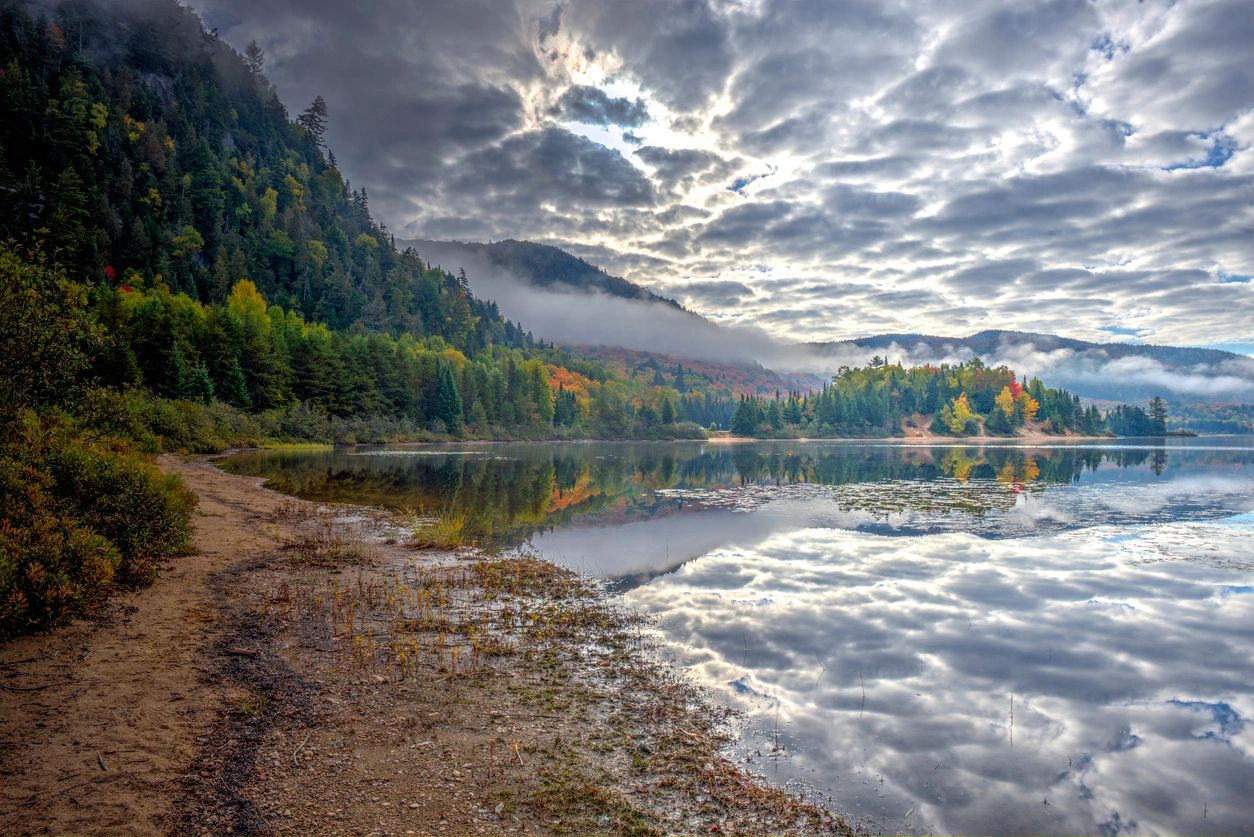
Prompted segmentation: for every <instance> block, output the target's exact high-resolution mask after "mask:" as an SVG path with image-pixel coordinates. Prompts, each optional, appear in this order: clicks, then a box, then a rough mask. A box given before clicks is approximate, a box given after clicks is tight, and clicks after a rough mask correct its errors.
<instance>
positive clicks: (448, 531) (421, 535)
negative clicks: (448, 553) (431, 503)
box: [410, 510, 471, 549]
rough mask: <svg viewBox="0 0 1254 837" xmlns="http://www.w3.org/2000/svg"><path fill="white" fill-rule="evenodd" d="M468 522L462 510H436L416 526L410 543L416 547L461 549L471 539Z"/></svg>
mask: <svg viewBox="0 0 1254 837" xmlns="http://www.w3.org/2000/svg"><path fill="white" fill-rule="evenodd" d="M466 523H467V521H466V515H465V514H464V513H462V512H454V511H448V510H446V511H439V512H436V513H435V514H434V515H430V516H428V517H425V518H423V519H421V520H420V522H419V523H418V525H417V526H415V527H414V530H413V536H412V538H411V539H410V545H411V546H413V547H414V548H415V549H461V548H462V547H464V546H467V545H468V544H469V543H470V541H471V539H470V537H469V534H468V532H467V526H466Z"/></svg>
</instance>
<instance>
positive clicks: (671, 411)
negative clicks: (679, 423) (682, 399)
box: [660, 398, 675, 424]
mask: <svg viewBox="0 0 1254 837" xmlns="http://www.w3.org/2000/svg"><path fill="white" fill-rule="evenodd" d="M660 416H661V420H662V424H674V423H675V405H673V404H671V400H670V399H669V398H663V399H662V407H661V410H660Z"/></svg>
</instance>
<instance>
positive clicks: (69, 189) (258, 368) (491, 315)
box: [0, 0, 694, 446]
mask: <svg viewBox="0 0 1254 837" xmlns="http://www.w3.org/2000/svg"><path fill="white" fill-rule="evenodd" d="M126 8H127V10H128V11H126V12H123V11H121V10H119V9H118V8H117V7H115V6H102V5H98V4H95V3H92V2H67V3H63V4H60V5H59V6H57V7H56V9H55V11H49V10H46V9H39V8H38V7H31V6H29V5H28V4H26V3H18V2H12V0H9V1H8V2H5V3H4V4H3V5H2V6H0V65H2V66H3V67H4V72H3V74H2V75H0V106H2V107H3V109H4V112H5V113H6V115H9V114H11V115H12V118H6V120H4V122H3V124H2V125H0V184H4V187H5V188H4V189H3V190H0V200H2V201H3V203H2V204H0V230H2V232H3V235H4V236H5V237H7V238H9V239H10V240H15V241H17V242H19V243H20V244H21V245H22V246H23V247H25V248H26V249H27V250H28V251H29V252H39V253H43V254H45V255H47V256H48V258H49V259H50V260H51V262H52V263H53V264H54V265H55V266H57V267H59V268H61V269H63V270H65V271H66V273H67V275H68V277H69V278H70V279H72V280H73V281H76V282H80V283H82V284H84V285H85V286H86V287H87V288H88V289H89V294H88V305H89V307H90V308H91V310H92V312H93V315H94V318H95V320H96V321H97V323H98V324H99V325H100V326H101V327H102V330H103V335H104V340H103V344H102V347H101V351H100V352H99V353H98V355H97V356H96V357H95V358H94V362H93V364H92V366H91V367H90V370H89V372H90V376H91V378H92V380H93V382H94V383H97V384H101V385H105V386H109V387H113V388H115V389H118V390H122V391H126V390H130V389H131V388H139V389H142V390H145V391H147V392H150V393H154V394H156V395H158V396H162V397H164V398H166V399H174V400H184V401H193V402H201V403H203V404H213V403H215V402H225V404H227V405H231V406H233V407H235V408H237V409H238V410H240V411H243V412H245V413H262V412H265V411H271V414H270V415H269V419H268V421H266V422H263V423H262V424H261V425H259V426H258V427H257V428H256V432H257V433H259V434H264V433H266V432H273V431H277V432H279V433H280V435H285V436H295V437H305V436H312V437H314V438H328V439H331V438H340V439H344V440H347V441H353V440H357V441H380V440H384V439H388V438H400V437H408V438H424V437H427V436H429V435H432V434H434V435H436V436H439V435H443V434H447V435H451V436H457V437H460V436H461V435H463V433H464V432H465V431H466V430H467V429H469V431H470V432H472V433H475V434H477V435H481V436H526V437H537V438H543V437H546V436H549V435H559V436H570V435H594V434H602V435H604V434H612V435H616V436H617V435H642V436H658V435H675V434H683V435H692V434H693V432H694V431H693V429H692V428H682V427H667V426H666V425H667V423H662V422H659V420H658V419H657V416H659V415H661V413H662V412H663V411H662V410H661V409H660V402H661V401H664V400H668V399H669V400H670V401H672V402H673V401H674V399H675V394H674V393H673V392H661V391H657V390H656V388H653V387H650V386H648V385H639V384H638V383H633V382H631V381H628V380H619V379H616V378H615V377H614V376H613V375H611V374H610V373H609V372H607V371H606V370H605V369H604V368H602V367H600V366H599V365H597V364H589V363H587V362H585V361H581V360H577V359H573V358H570V357H569V356H567V355H562V354H560V353H557V352H554V351H552V350H550V349H548V348H546V347H544V346H542V345H539V344H537V343H536V341H534V340H533V339H532V338H531V337H530V336H529V335H527V334H526V333H525V332H523V330H522V329H521V328H519V327H518V326H516V325H514V324H513V323H510V322H508V321H506V320H505V319H504V318H503V317H502V316H501V315H500V312H499V311H498V309H497V307H496V306H495V305H494V304H493V303H490V302H484V301H482V300H479V299H477V298H475V297H474V296H473V295H472V294H471V293H470V292H469V290H468V289H467V287H466V283H465V280H464V277H460V278H459V277H454V276H452V275H451V274H449V273H447V272H445V271H442V270H439V269H437V268H433V267H431V266H430V265H428V264H426V263H424V261H423V260H422V259H421V258H420V256H419V254H418V253H416V252H415V251H414V250H412V249H405V250H403V251H402V250H397V249H396V248H395V246H394V245H393V242H392V239H391V237H390V236H389V234H388V233H387V230H386V229H385V228H383V227H382V226H380V225H378V224H376V223H375V222H374V221H373V220H372V219H371V217H370V213H369V203H368V196H367V193H366V190H365V188H361V189H355V188H353V187H352V186H351V184H350V183H349V182H348V181H347V180H345V179H344V178H343V177H342V175H341V173H340V172H339V171H338V169H337V168H336V165H335V159H334V155H333V154H331V153H330V152H329V151H327V150H326V149H325V148H324V146H323V134H324V131H325V128H326V123H327V120H328V119H329V118H333V117H332V115H330V114H328V112H327V110H326V107H325V104H324V103H322V102H321V101H320V100H316V101H315V102H314V103H312V104H311V105H310V106H309V108H308V109H307V110H305V111H304V112H303V113H301V114H300V115H299V116H298V117H297V118H296V119H295V120H290V119H289V114H288V112H287V110H286V109H285V107H284V106H283V104H282V102H281V101H280V100H279V98H278V95H277V93H276V91H275V90H274V89H273V88H272V86H271V85H270V84H269V83H268V82H267V80H266V77H265V57H264V55H263V54H262V53H261V51H260V50H259V49H255V48H252V47H250V49H249V50H248V51H247V55H245V56H240V55H238V54H236V53H235V52H234V51H233V50H232V49H231V48H230V47H228V46H227V45H225V44H223V43H221V42H220V41H218V40H217V39H216V37H215V36H214V34H213V33H210V32H206V31H204V29H203V27H202V25H201V22H200V20H199V18H197V17H196V16H195V15H194V14H193V13H192V12H191V11H189V10H187V9H185V8H183V7H180V6H179V5H177V4H176V3H175V2H173V0H142V1H141V2H138V3H134V4H128V6H127V7H126ZM32 9H36V10H37V11H36V12H35V13H34V14H32ZM563 364H564V365H563ZM567 384H570V388H571V389H573V390H574V391H567V390H568V386H567ZM274 411H281V414H275V413H274ZM292 411H297V412H298V415H297V416H296V417H295V418H293V417H292V416H289V415H287V413H291V412H292ZM149 412H151V411H149ZM671 412H672V413H673V411H671ZM336 418H340V419H345V420H348V419H350V418H351V421H348V422H347V423H345V422H338V423H337V422H336V421H334V419H336ZM165 423H166V424H169V422H168V421H167V422H165ZM236 424H238V422H236ZM245 424H247V423H245ZM669 424H673V422H671V423H669ZM168 430H169V428H167V431H168ZM167 435H168V432H167ZM184 435H186V434H184ZM224 435H230V434H229V432H227V433H219V434H217V436H218V437H222V436H224ZM181 440H182V439H181V437H180V441H181ZM213 442H214V439H212V438H211V439H209V440H208V441H207V442H206V443H205V444H208V445H210V446H212V444H213ZM201 446H204V444H202V445H201Z"/></svg>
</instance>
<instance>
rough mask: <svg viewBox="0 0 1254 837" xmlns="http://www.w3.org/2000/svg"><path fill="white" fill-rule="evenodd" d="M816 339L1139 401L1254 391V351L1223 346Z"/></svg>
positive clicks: (991, 333) (1231, 399)
mask: <svg viewBox="0 0 1254 837" xmlns="http://www.w3.org/2000/svg"><path fill="white" fill-rule="evenodd" d="M808 345H809V347H810V348H811V349H812V350H813V351H814V352H815V353H816V354H817V355H818V356H820V357H828V358H846V357H849V358H855V357H862V356H864V355H865V354H866V352H876V353H878V354H881V355H884V356H886V357H888V359H889V360H892V361H896V360H902V361H903V362H906V363H907V364H917V363H929V362H930V363H937V362H945V361H956V360H965V359H968V358H971V357H980V358H982V359H983V360H984V361H985V362H988V363H990V364H998V363H1005V364H1007V365H1008V366H1010V367H1012V368H1014V369H1017V370H1020V371H1022V372H1025V373H1027V374H1028V375H1035V376H1039V377H1040V378H1041V379H1042V380H1044V381H1046V382H1047V383H1049V384H1050V385H1052V386H1061V387H1065V388H1066V389H1069V390H1071V391H1073V392H1075V393H1077V394H1079V395H1080V396H1081V397H1083V398H1089V399H1092V400H1096V401H1136V400H1141V399H1147V398H1151V397H1153V396H1154V395H1162V396H1163V397H1164V398H1167V399H1168V400H1170V401H1174V402H1177V403H1181V404H1215V403H1229V404H1236V403H1241V402H1248V401H1249V400H1250V399H1251V398H1252V397H1254V358H1249V357H1246V356H1244V355H1238V354H1234V353H1233V352H1226V351H1222V350H1219V349H1203V348H1195V347H1187V346H1155V345H1144V344H1136V343H1094V342H1090V341H1087V340H1075V339H1071V338H1067V337H1059V336H1057V335H1054V334H1039V333H1034V332H1024V331H1003V330H988V331H981V332H978V333H976V334H972V335H970V336H969V337H940V336H936V335H930V334H877V335H874V336H871V337H863V338H858V339H854V340H840V341H833V342H828V343H811V344H808Z"/></svg>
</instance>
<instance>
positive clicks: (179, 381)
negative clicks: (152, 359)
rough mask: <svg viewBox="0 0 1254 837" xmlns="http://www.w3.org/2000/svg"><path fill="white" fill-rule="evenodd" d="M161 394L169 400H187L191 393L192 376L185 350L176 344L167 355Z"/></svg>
mask: <svg viewBox="0 0 1254 837" xmlns="http://www.w3.org/2000/svg"><path fill="white" fill-rule="evenodd" d="M162 378H163V380H162V386H161V392H162V394H163V395H165V396H166V397H167V398H186V397H188V395H189V394H190V392H191V388H190V385H189V382H190V374H189V370H188V368H187V359H186V358H185V357H184V356H183V349H182V348H181V347H180V346H179V344H178V343H177V342H176V343H175V344H174V345H173V346H172V347H171V348H170V351H169V353H168V354H167V355H166V361H165V370H164V373H163V375H162Z"/></svg>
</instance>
